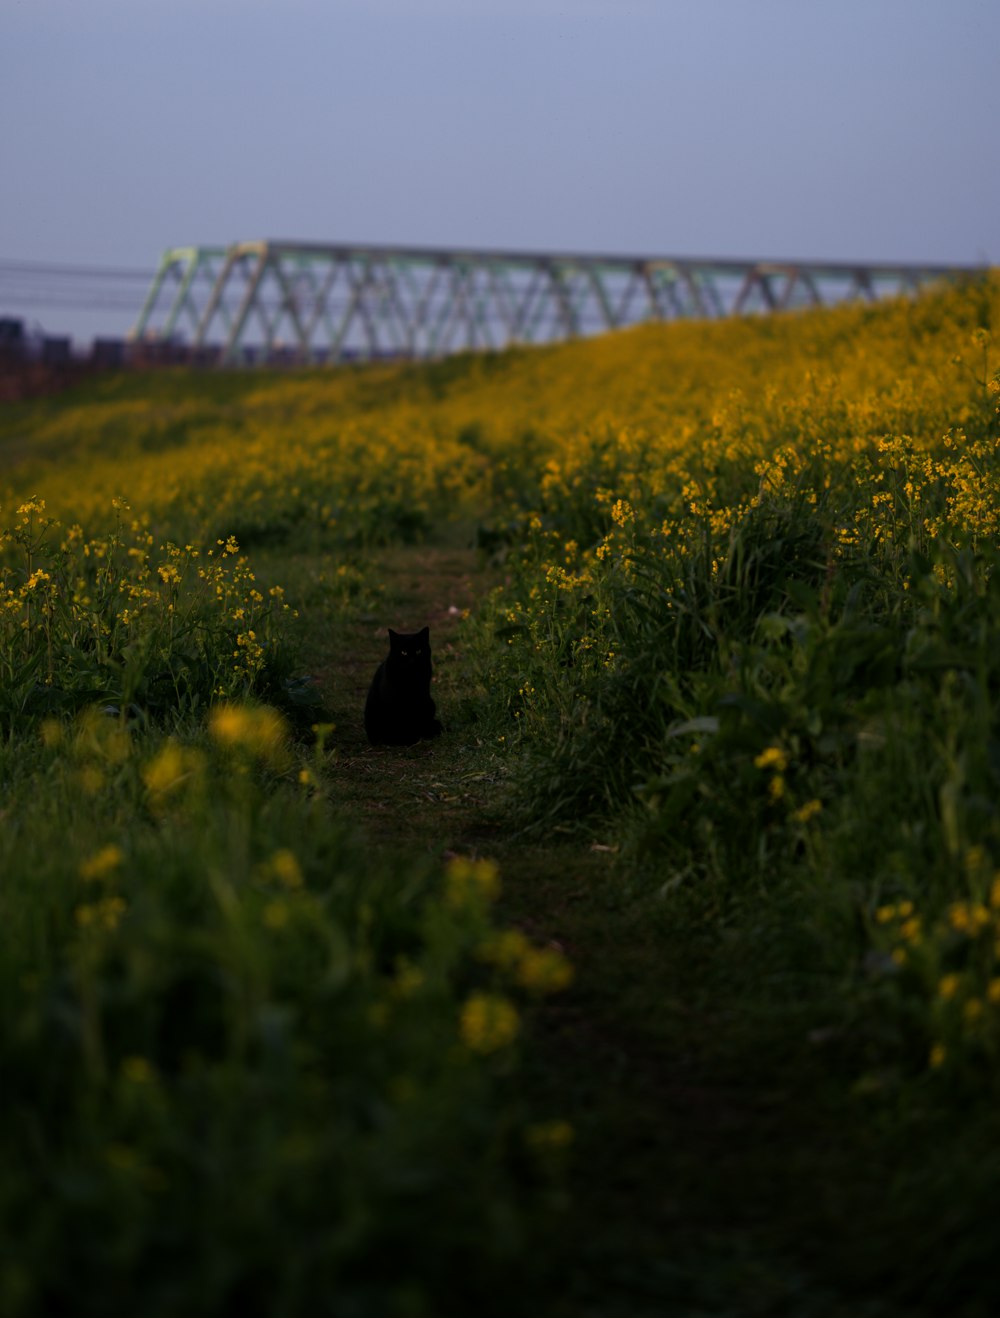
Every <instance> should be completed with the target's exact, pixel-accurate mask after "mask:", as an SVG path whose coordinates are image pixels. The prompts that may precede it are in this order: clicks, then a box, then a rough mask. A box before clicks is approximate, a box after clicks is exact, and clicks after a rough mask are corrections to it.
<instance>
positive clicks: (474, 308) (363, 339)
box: [130, 242, 976, 363]
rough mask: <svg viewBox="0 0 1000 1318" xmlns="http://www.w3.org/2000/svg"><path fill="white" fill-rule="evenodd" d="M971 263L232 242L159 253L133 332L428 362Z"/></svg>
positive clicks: (876, 291) (845, 295) (323, 357)
mask: <svg viewBox="0 0 1000 1318" xmlns="http://www.w3.org/2000/svg"><path fill="white" fill-rule="evenodd" d="M974 273H976V271H975V269H974V268H973V267H963V266H940V265H937V266H932V265H925V266H922V265H892V264H883V265H873V264H868V265H866V264H860V265H859V264H853V263H838V262H816V263H806V262H785V261H730V260H719V261H713V260H705V261H702V260H688V259H677V258H666V257H634V256H581V255H570V254H563V255H560V254H556V253H528V252H501V251H474V250H461V249H459V250H444V249H437V248H422V247H388V246H354V245H349V244H312V243H289V242H245V243H236V244H234V245H233V246H231V247H225V248H223V247H177V248H171V249H170V250H168V251H167V252H165V253H164V254H163V258H162V260H161V262H160V266H159V269H158V270H157V272H156V275H155V276H154V279H153V282H152V285H151V286H150V289H149V292H148V294H147V296H146V300H145V302H144V304H143V307H142V310H141V312H140V314H139V317H138V320H137V321H136V324H135V327H134V329H133V330H132V332H131V335H130V337H131V338H132V340H133V341H135V342H137V343H139V344H143V343H145V344H155V343H159V344H164V343H166V344H179V345H184V346H185V347H186V348H189V349H191V350H192V351H193V352H201V353H204V354H206V355H210V356H211V357H213V358H217V359H219V360H221V361H223V362H225V363H239V362H249V361H255V360H275V359H278V360H281V359H287V360H291V361H344V360H352V359H361V360H371V359H376V358H381V357H410V358H427V357H440V356H443V355H444V354H446V353H449V352H459V351H464V350H482V349H498V348H503V347H506V346H507V345H509V344H515V343H543V342H553V341H555V340H559V339H568V338H575V337H580V336H583V335H588V334H595V333H601V332H604V331H607V330H613V329H620V328H623V327H624V326H627V325H634V324H637V323H639V322H641V321H646V320H673V319H678V318H683V317H697V318H711V317H721V316H733V315H741V314H748V313H753V312H769V311H779V310H786V309H791V308H795V307H803V306H822V305H828V304H832V303H835V302H840V301H844V300H849V299H857V298H862V299H869V300H874V299H876V298H879V297H883V296H886V295H897V294H909V293H913V292H916V291H917V290H919V289H920V288H921V287H922V286H924V285H925V284H927V283H928V282H931V281H936V280H941V279H949V278H956V277H960V276H962V275H971V274H974Z"/></svg>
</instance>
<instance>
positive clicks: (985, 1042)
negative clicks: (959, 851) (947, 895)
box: [874, 848, 1000, 1069]
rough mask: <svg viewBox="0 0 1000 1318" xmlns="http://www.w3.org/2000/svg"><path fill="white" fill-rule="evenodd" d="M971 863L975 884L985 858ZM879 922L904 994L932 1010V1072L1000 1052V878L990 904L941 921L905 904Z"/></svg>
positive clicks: (951, 912) (962, 907) (974, 903)
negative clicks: (973, 1054)
mask: <svg viewBox="0 0 1000 1318" xmlns="http://www.w3.org/2000/svg"><path fill="white" fill-rule="evenodd" d="M967 860H968V868H969V870H970V876H971V877H972V879H973V881H975V878H976V872H977V871H980V872H981V869H982V863H983V861H984V857H983V856H982V854H981V852H980V851H979V849H978V848H974V849H972V851H971V852H970V854H969V857H968V858H967ZM874 920H875V931H876V940H877V941H882V943H883V946H887V950H888V952H889V955H890V956H891V959H892V961H893V963H894V964H895V966H896V967H897V971H898V973H899V974H900V975H901V976H903V978H902V980H901V983H902V985H903V987H904V988H906V989H909V990H912V991H914V992H916V993H917V994H919V996H920V997H921V998H922V1000H923V1001H924V1003H925V1010H926V1017H927V1022H928V1029H929V1031H930V1034H931V1042H930V1045H929V1050H928V1055H927V1056H928V1065H929V1066H930V1067H931V1068H932V1069H938V1068H941V1067H944V1066H946V1065H948V1064H951V1063H953V1062H956V1061H958V1060H960V1059H961V1058H962V1057H964V1056H966V1055H968V1054H969V1053H970V1051H975V1050H976V1049H981V1048H988V1049H990V1050H991V1051H992V1050H995V1049H996V1048H997V1047H1000V872H997V873H996V874H995V875H994V876H993V877H992V880H991V881H990V882H989V883H988V885H987V891H986V894H985V898H984V899H972V900H962V901H956V902H951V903H950V904H949V905H948V906H947V907H946V908H945V909H944V911H943V912H942V913H941V914H940V915H939V916H938V917H937V918H935V919H927V918H925V917H924V916H922V915H921V914H920V912H919V911H918V910H917V909H916V907H915V905H914V903H913V902H912V901H909V900H903V901H898V902H889V903H885V904H883V905H881V906H879V907H878V908H877V909H876V910H875V912H874ZM885 940H888V941H887V943H886V941H885Z"/></svg>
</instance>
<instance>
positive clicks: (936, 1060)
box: [927, 1043, 948, 1071]
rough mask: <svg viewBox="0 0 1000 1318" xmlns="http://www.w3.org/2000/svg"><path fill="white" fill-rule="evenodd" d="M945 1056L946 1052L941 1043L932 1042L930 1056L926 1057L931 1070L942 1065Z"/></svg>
mask: <svg viewBox="0 0 1000 1318" xmlns="http://www.w3.org/2000/svg"><path fill="white" fill-rule="evenodd" d="M947 1056H948V1053H947V1050H946V1049H945V1046H944V1044H943V1043H936V1044H934V1046H933V1047H932V1048H931V1053H930V1057H929V1058H928V1059H927V1060H928V1063H929V1065H930V1067H931V1070H933V1071H936V1070H937V1069H938V1067H940V1066H943V1065H944V1060H945V1058H946V1057H947Z"/></svg>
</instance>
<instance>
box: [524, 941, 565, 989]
mask: <svg viewBox="0 0 1000 1318" xmlns="http://www.w3.org/2000/svg"><path fill="white" fill-rule="evenodd" d="M515 979H516V981H517V983H518V984H520V985H521V987H522V988H526V989H530V990H531V991H532V992H534V993H558V992H560V991H561V990H562V989H564V988H567V987H568V986H569V985H570V984H571V983H572V980H573V967H572V966H571V965H570V963H569V961H568V960H567V959H566V957H564V956H563V954H562V953H561V952H559V951H557V950H556V949H555V948H545V947H539V948H536V947H532V948H529V950H528V951H527V953H525V955H524V956H522V958H521V961H520V964H519V965H518V967H517V971H516V974H515Z"/></svg>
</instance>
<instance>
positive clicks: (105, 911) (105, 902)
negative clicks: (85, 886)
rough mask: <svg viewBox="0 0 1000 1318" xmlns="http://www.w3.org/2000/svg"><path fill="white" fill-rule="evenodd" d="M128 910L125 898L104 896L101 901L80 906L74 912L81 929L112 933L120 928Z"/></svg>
mask: <svg viewBox="0 0 1000 1318" xmlns="http://www.w3.org/2000/svg"><path fill="white" fill-rule="evenodd" d="M126 910H127V906H126V903H125V901H124V899H123V898H121V897H104V898H102V899H101V900H100V901H97V902H89V903H85V904H84V905H82V906H78V907H77V908H76V910H75V912H74V919H75V920H76V923H77V925H78V926H79V928H81V929H85V930H91V931H99V930H104V931H105V932H108V933H111V932H113V931H114V930H115V929H117V928H118V925H119V924H120V922H121V918H122V916H123V915H124V914H125V911H126Z"/></svg>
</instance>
